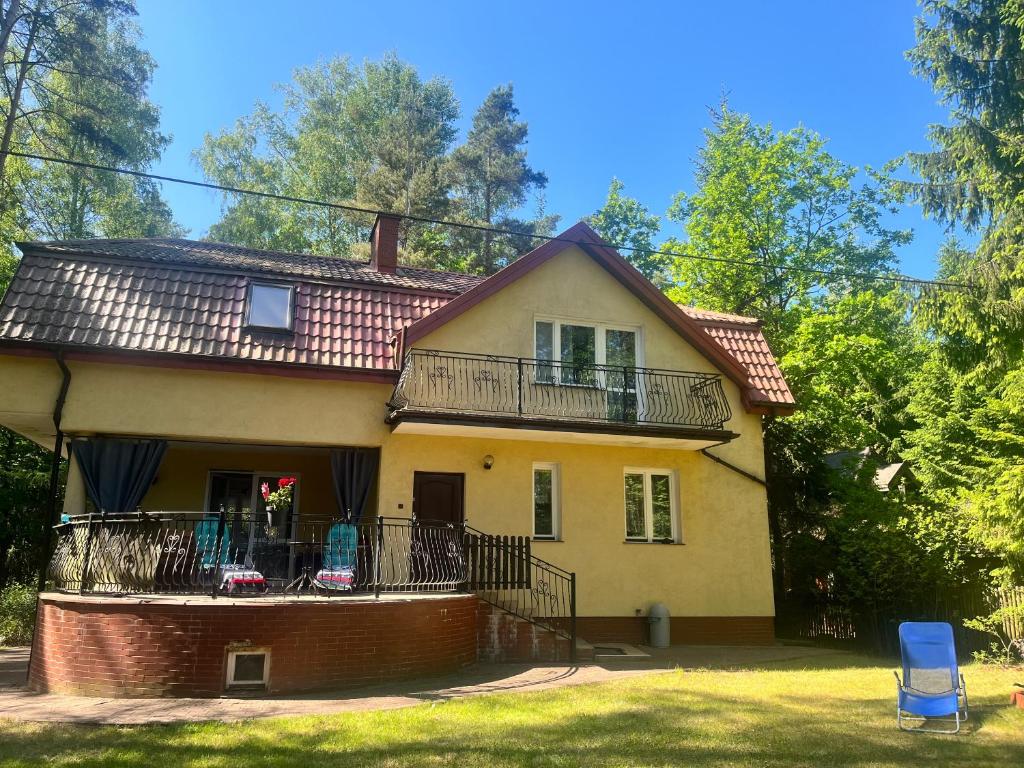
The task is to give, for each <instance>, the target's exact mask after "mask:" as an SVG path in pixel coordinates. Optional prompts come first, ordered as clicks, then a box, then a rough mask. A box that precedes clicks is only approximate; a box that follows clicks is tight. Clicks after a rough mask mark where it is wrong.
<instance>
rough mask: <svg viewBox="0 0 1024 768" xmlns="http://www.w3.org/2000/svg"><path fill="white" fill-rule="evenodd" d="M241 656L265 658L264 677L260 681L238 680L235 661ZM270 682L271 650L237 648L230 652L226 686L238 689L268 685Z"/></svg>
mask: <svg viewBox="0 0 1024 768" xmlns="http://www.w3.org/2000/svg"><path fill="white" fill-rule="evenodd" d="M239 656H263V657H264V659H263V677H262V679H260V680H236V679H235V660H236V659H237V658H238V657H239ZM269 680H270V649H269V648H237V649H235V650H229V651H228V670H227V680H226V681H225V686H226V687H228V688H237V687H240V686H254V685H264V686H265V685H266V684H267V682H268V681H269Z"/></svg>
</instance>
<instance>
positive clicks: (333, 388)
mask: <svg viewBox="0 0 1024 768" xmlns="http://www.w3.org/2000/svg"><path fill="white" fill-rule="evenodd" d="M537 315H544V316H556V317H559V318H562V319H566V320H573V319H575V320H582V321H590V322H595V323H601V322H608V323H611V324H615V325H620V326H625V325H629V326H637V327H638V328H639V329H640V332H641V335H640V339H641V342H642V345H643V349H644V354H643V359H642V360H641V361H640V362H641V363H642V364H643V365H645V366H648V367H654V368H668V369H677V370H695V371H706V372H714V371H715V368H714V366H713V365H712V364H711V363H710V362H709V361H708V360H707V359H705V358H704V357H703V356H702V355H700V354H699V353H698V352H696V351H695V350H694V349H693V348H692V347H690V346H689V345H688V344H687V343H686V342H685V341H684V340H683V339H681V338H680V337H679V336H678V335H677V334H676V333H675V332H674V331H673V330H672V329H670V328H669V327H668V326H666V325H665V324H664V323H662V321H661V320H660V319H659V318H658V317H657V316H656V315H654V314H653V313H652V312H651V311H650V310H649V309H647V307H645V306H644V305H643V304H642V303H641V302H640V301H639V300H637V299H636V298H635V297H633V296H632V295H631V294H630V293H628V292H627V291H626V290H625V289H624V288H623V287H622V286H621V285H620V284H619V283H618V282H617V281H615V280H614V278H612V277H611V276H610V275H609V274H608V273H607V272H605V271H604V270H603V269H601V268H600V267H599V266H598V265H596V264H595V263H594V262H593V261H591V260H590V259H589V258H588V257H587V256H586V255H585V254H583V253H582V252H581V251H579V250H577V249H569V250H567V251H565V252H563V253H562V254H561V255H560V256H558V257H556V258H555V259H553V260H552V261H550V262H548V263H546V264H544V265H543V266H541V267H540V268H538V269H536V270H535V271H534V272H532V273H531V274H529V275H527V276H526V277H524V278H522V279H521V280H519V281H517V282H516V283H514V284H512V285H511V286H509V287H507V288H505V289H504V290H503V291H501V292H500V293H498V294H497V295H495V296H494V297H492V298H490V299H488V300H487V301H485V302H483V303H482V304H480V305H478V306H476V307H474V308H473V309H471V310H469V311H468V312H466V313H465V314H464V315H462V316H460V317H458V318H456V319H455V320H453V321H451V322H450V323H449V324H447V325H445V326H444V327H442V328H440V329H438V330H437V331H435V332H434V333H432V334H430V335H428V336H427V337H426V338H424V339H422V340H421V341H420V342H419V343H418V344H417V345H416V346H419V347H423V348H436V349H448V350H455V351H466V352H487V353H494V354H503V355H510V356H523V357H532V356H533V354H534V349H533V323H534V319H535V317H536V316H537ZM70 366H71V369H72V372H73V375H74V379H73V383H72V385H71V391H70V393H69V396H68V402H67V406H66V409H65V416H64V428H65V430H66V431H68V432H69V433H82V434H91V433H99V434H113V435H117V434H123V435H157V436H162V437H167V438H171V439H177V440H188V441H210V442H217V443H220V444H223V443H236V444H244V443H257V444H258V443H268V444H280V445H291V446H339V445H374V446H382V454H381V472H380V479H379V489H380V491H379V496H378V498H379V503H378V506H377V509H378V511H379V513H381V514H385V515H407V514H409V513H411V510H412V487H413V472H415V471H417V470H419V471H444V472H463V473H465V475H466V512H467V516H468V519H469V522H470V523H471V524H472V525H474V526H475V527H477V528H480V529H482V530H485V531H489V532H494V533H508V534H529V533H530V532H531V528H532V505H531V482H532V464H533V462H557V463H558V464H559V465H560V474H561V497H562V534H563V541H561V542H538V543H537V544H536V546H535V552H536V554H537V555H538V556H540V557H543V558H545V559H547V560H550V561H551V562H553V563H555V564H557V565H560V566H562V567H564V568H567V569H569V570H575V571H577V573H578V584H579V600H578V608H579V613H580V615H585V616H586V615H590V616H631V615H633V613H634V611H635V610H636V609H638V608H639V609H644V608H646V607H647V606H648V605H649V604H650V602H652V601H655V600H659V601H663V602H665V603H666V604H667V605H668V606H669V609H670V610H671V611H672V613H673V615H676V616H744V615H745V616H766V615H771V614H772V613H773V612H774V611H773V603H772V587H771V565H770V553H769V541H768V525H767V514H766V500H765V493H764V489H763V487H761V486H759V485H758V484H756V483H754V482H752V481H750V480H748V479H745V478H743V477H741V476H739V475H738V474H736V473H733V472H731V471H729V470H728V469H725V468H723V467H720V466H718V465H716V464H714V463H712V462H711V461H710V460H709V459H707V458H705V457H703V456H700V455H699V454H698V453H696V452H694V451H687V450H669V449H650V448H638V447H622V446H598V445H578V444H565V443H542V442H531V441H528V440H499V439H486V438H466V437H461V438H455V437H428V436H418V435H406V434H393V433H391V432H390V430H389V429H388V427H387V425H386V424H385V423H384V415H385V403H386V401H387V400H388V398H389V396H390V394H391V387H390V386H388V385H384V384H365V383H354V382H343V381H327V380H313V379H300V378H288V377H283V376H270V375H254V374H240V373H221V372H207V371H195V370H181V369H171V368H157V367H143V366H126V365H112V364H98V363H86V362H81V361H74V362H72V363H70ZM59 380H60V379H59V371H58V369H57V367H56V365H55V364H54V362H53V361H52V360H47V359H29V358H17V357H13V356H9V355H0V381H2V382H3V386H2V387H0V423H9V424H11V425H12V426H15V428H18V426H17V425H19V424H20V425H26V424H30V423H35V424H38V425H40V427H39V428H40V430H42V432H45V430H46V428H47V424H48V423H49V418H50V413H51V412H52V409H53V400H54V397H55V396H56V392H57V388H58V385H59ZM724 384H725V391H726V394H727V397H728V399H729V402H730V405H731V407H732V411H733V418H732V419H731V420H730V421H729V423H728V424H727V425H726V427H727V428H728V429H731V430H732V431H734V432H737V433H739V434H740V437H739V438H738V439H736V440H734V441H733V442H731V443H729V444H727V445H723V446H719V447H716V448H715V449H714V452H715V453H717V454H718V455H720V456H722V457H723V458H726V459H728V460H730V461H732V462H733V463H735V464H737V465H739V466H741V467H743V468H744V469H746V470H747V471H749V472H751V473H753V474H755V475H759V476H763V473H764V461H763V453H762V442H761V426H760V419H759V417H757V416H753V415H750V414H747V413H745V411H744V410H743V407H742V405H741V402H740V393H739V390H738V388H737V387H736V386H735V385H734V384H732V383H731V382H730V381H728V380H726V381H725V382H724ZM50 429H51V430H52V426H51V427H50ZM525 434H527V435H528V433H525ZM486 454H491V455H493V456H494V457H495V465H494V468H493V469H491V470H489V471H485V470H484V469H483V467H482V459H483V456H484V455H486ZM254 456H255V454H252V453H248V452H246V451H241V452H235V453H232V452H230V451H227V452H225V451H224V450H223V449H217V450H213V449H210V450H203V451H186V450H179V449H177V448H173V449H172V451H171V452H170V453H169V455H168V458H167V461H166V463H165V465H164V467H163V468H162V469H161V472H160V480H159V482H158V483H157V485H156V486H155V487H154V488H153V489H152V490H151V491H150V493H149V494H148V495H147V497H146V499H145V500H144V502H143V506H144V508H149V509H154V508H173V507H178V508H199V507H201V506H202V504H203V501H204V497H205V489H206V472H207V471H208V470H209V469H211V468H220V469H230V468H249V469H258V470H267V471H297V472H301V473H302V476H303V489H302V495H301V502H300V504H301V510H302V511H303V512H311V511H319V510H310V508H309V506H308V505H309V504H310V503H311V500H312V499H313V498H317V499H323V500H324V501H325V502H327V509H328V510H332V509H333V506H332V502H331V496H330V494H329V488H330V486H329V482H330V471H329V467H328V466H327V465H326V463H325V459H324V458H323V456H322V454H321V455H319V456H317V455H311V456H306V457H301V462H300V463H299V464H297V463H296V461H297V460H298V459H299V458H300V456H299V455H298V454H295V453H292V452H285V453H284V454H282V455H277V456H275V455H274V454H273V453H272V452H270V453H264V454H263V455H261V456H256V457H255V458H254ZM257 458H258V460H257ZM254 462H255V463H254ZM303 462H306V463H303ZM256 464H259V465H260V466H256ZM626 466H631V467H651V468H671V469H673V470H674V471H675V472H676V473H677V476H678V488H679V497H680V517H681V523H682V535H683V540H684V542H685V543H684V544H681V545H664V544H635V543H625V542H624V530H623V528H624V509H623V486H622V482H623V481H622V475H623V468H624V467H626ZM399 505H402V509H399Z"/></svg>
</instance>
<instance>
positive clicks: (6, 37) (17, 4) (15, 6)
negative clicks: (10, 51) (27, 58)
mask: <svg viewBox="0 0 1024 768" xmlns="http://www.w3.org/2000/svg"><path fill="white" fill-rule="evenodd" d="M2 2H3V0H0V3H2ZM20 15H21V0H11V5H10V7H9V8H8V9H7V15H6V16H4V18H3V20H0V62H3V61H4V57H5V56H6V55H7V44H8V43H9V42H10V40H11V32H13V31H14V25H15V24H17V23H18V17H19V16H20Z"/></svg>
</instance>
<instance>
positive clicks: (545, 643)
mask: <svg viewBox="0 0 1024 768" xmlns="http://www.w3.org/2000/svg"><path fill="white" fill-rule="evenodd" d="M478 619H479V623H478V625H477V653H478V656H479V658H480V661H567V660H568V659H569V641H568V640H566V639H565V638H564V637H559V636H558V635H556V634H555V633H554V632H552V631H551V630H547V629H542V628H540V627H538V626H536V625H535V624H531V623H530V622H528V621H524V620H523V619H518V618H516V617H515V616H513V615H512V614H510V613H506V612H505V611H503V610H501V609H500V608H495V607H494V606H493V605H490V604H489V603H485V602H484V601H483V600H481V601H480V608H479V613H478Z"/></svg>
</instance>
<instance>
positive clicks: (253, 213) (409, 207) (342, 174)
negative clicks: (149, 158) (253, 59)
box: [195, 54, 458, 255]
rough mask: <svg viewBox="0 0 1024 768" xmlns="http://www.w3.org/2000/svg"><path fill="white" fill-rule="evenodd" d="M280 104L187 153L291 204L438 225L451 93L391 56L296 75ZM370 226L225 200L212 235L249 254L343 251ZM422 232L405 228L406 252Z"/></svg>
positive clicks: (226, 180) (214, 177)
mask: <svg viewBox="0 0 1024 768" xmlns="http://www.w3.org/2000/svg"><path fill="white" fill-rule="evenodd" d="M281 91H282V93H283V94H284V106H283V108H282V109H281V110H280V111H274V110H273V109H271V108H270V107H269V106H267V105H266V104H262V103H258V104H257V105H256V109H255V110H254V111H253V113H252V115H250V116H248V117H243V118H241V119H240V120H239V121H238V122H237V123H236V125H235V127H234V128H233V129H231V130H228V131H222V132H221V133H219V134H217V135H211V134H207V136H206V138H205V140H204V142H203V146H202V147H201V148H200V149H199V150H197V151H196V152H195V157H196V159H197V160H198V162H199V164H200V166H201V167H202V169H203V173H204V175H205V176H206V178H207V179H208V180H210V181H213V182H215V183H218V184H224V185H230V186H238V187H252V188H256V189H260V190H263V191H269V192H274V193H277V194H281V195H287V196H292V197H305V198H310V199H315V200H325V201H328V202H335V203H342V204H356V205H359V206H361V207H368V208H374V209H382V210H387V211H395V212H399V213H404V214H413V215H416V216H422V217H427V218H437V217H441V216H443V215H444V213H445V212H446V210H447V205H448V202H447V182H446V180H445V178H444V173H443V172H442V170H443V162H444V157H445V155H446V153H447V152H448V149H449V148H450V146H451V143H452V141H453V140H454V137H455V119H456V118H457V116H458V102H457V101H456V99H455V96H454V94H453V93H452V90H451V86H450V85H449V84H448V83H447V82H446V81H444V80H441V79H439V78H433V79H431V80H428V81H423V80H422V79H421V78H420V77H419V75H418V74H417V73H416V70H415V69H414V68H413V67H412V66H410V65H409V64H406V63H404V62H402V61H400V60H399V59H398V58H397V56H395V55H394V54H389V55H388V56H386V57H385V58H384V60H383V61H382V62H380V63H374V62H366V63H364V64H363V65H362V67H356V66H354V65H352V64H351V62H350V61H349V60H348V59H347V58H336V59H333V60H331V61H329V62H322V63H320V64H317V65H315V66H313V67H309V68H305V69H299V70H296V72H295V73H294V75H293V78H292V82H291V83H289V84H287V85H285V86H281ZM371 222H372V219H369V220H368V219H367V217H365V216H355V215H351V214H348V213H345V212H342V211H339V210H337V209H330V208H324V207H322V206H306V205H299V204H291V203H284V202H278V201H270V200H266V199H256V198H252V197H247V196H245V195H237V196H236V195H226V196H225V205H224V211H223V214H222V217H221V220H220V221H219V222H217V223H216V224H214V225H213V226H212V227H211V228H210V236H211V237H213V238H215V239H220V240H225V241H227V242H232V243H237V244H240V245H248V246H250V247H254V248H276V249H282V250H292V251H305V252H312V253H320V254H325V255H336V254H345V253H347V252H348V251H349V250H350V248H351V246H352V245H353V244H354V243H356V242H362V241H364V240H365V239H366V228H367V226H368V225H369V224H370V223H371ZM428 230H429V228H425V227H416V226H412V227H406V228H405V230H404V237H403V240H404V243H403V245H404V246H405V247H406V248H408V247H410V244H415V243H416V242H417V239H418V238H421V237H424V233H425V232H426V231H428Z"/></svg>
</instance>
